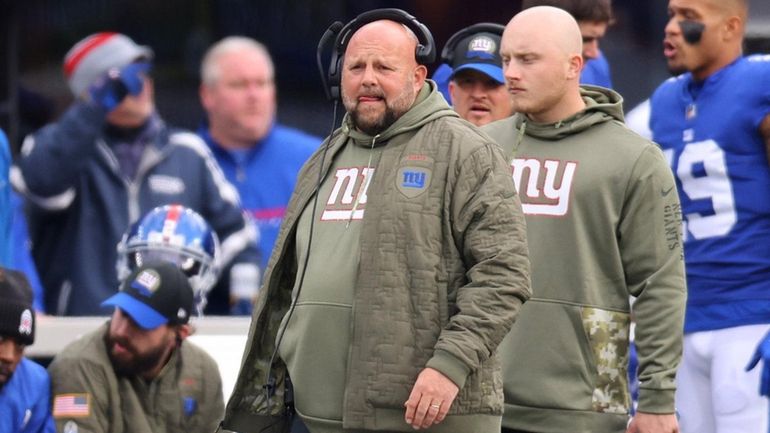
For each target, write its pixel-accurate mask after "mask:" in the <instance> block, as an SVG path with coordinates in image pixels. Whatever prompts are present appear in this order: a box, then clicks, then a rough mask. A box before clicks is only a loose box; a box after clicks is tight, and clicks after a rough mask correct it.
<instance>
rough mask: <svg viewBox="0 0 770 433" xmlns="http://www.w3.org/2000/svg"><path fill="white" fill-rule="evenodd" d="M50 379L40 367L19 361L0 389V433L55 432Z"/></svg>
mask: <svg viewBox="0 0 770 433" xmlns="http://www.w3.org/2000/svg"><path fill="white" fill-rule="evenodd" d="M50 397H51V380H50V379H49V378H48V373H47V372H46V371H45V369H44V368H43V367H41V366H40V365H37V364H35V363H34V362H32V361H30V360H29V359H27V358H22V359H21V362H20V363H19V365H18V366H17V367H16V371H15V372H14V373H13V376H12V377H11V380H10V381H8V383H6V384H5V386H4V387H3V388H2V389H0V432H3V433H54V432H55V431H56V430H55V427H54V423H53V417H52V416H51V402H50Z"/></svg>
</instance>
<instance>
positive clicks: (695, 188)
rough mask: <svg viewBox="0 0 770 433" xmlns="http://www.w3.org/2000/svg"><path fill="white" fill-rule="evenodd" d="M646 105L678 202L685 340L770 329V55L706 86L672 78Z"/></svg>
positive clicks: (730, 69) (737, 65) (745, 61)
mask: <svg viewBox="0 0 770 433" xmlns="http://www.w3.org/2000/svg"><path fill="white" fill-rule="evenodd" d="M651 104H652V105H651V107H652V109H651V117H650V128H651V130H652V133H653V140H655V141H656V142H657V143H659V144H660V146H661V148H662V149H663V151H664V153H665V155H666V157H667V158H668V160H669V162H670V163H671V166H672V169H673V171H674V174H675V176H676V180H677V188H678V190H679V195H680V198H681V203H682V215H683V223H684V239H685V243H684V247H685V263H686V269H687V284H688V300H687V312H686V316H685V332H695V331H703V330H710V329H721V328H728V327H733V326H741V325H749V324H757V323H770V167H768V156H767V152H766V150H765V144H764V142H763V140H762V137H761V136H760V134H759V125H760V122H761V121H762V120H763V119H764V118H765V117H766V116H767V115H768V114H770V56H751V57H741V58H739V59H738V60H736V61H734V62H733V63H731V64H730V65H728V66H726V67H725V68H723V69H721V70H720V71H718V72H716V73H715V74H712V75H711V76H710V77H708V78H707V79H706V80H705V81H703V82H696V81H694V80H693V78H692V75H691V74H689V73H686V74H683V75H680V76H679V77H676V78H671V79H669V80H667V81H666V82H664V83H663V84H662V85H661V86H660V87H659V88H658V89H657V90H656V91H655V93H654V94H653V96H652V99H651ZM666 193H667V191H661V194H666Z"/></svg>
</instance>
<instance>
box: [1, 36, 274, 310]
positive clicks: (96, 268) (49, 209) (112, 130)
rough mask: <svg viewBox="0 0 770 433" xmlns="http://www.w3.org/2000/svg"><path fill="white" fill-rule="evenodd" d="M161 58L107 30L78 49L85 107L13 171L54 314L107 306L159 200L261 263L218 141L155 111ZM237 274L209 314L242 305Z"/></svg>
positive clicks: (67, 116)
mask: <svg viewBox="0 0 770 433" xmlns="http://www.w3.org/2000/svg"><path fill="white" fill-rule="evenodd" d="M151 59H152V51H151V50H150V49H149V48H147V47H143V46H139V45H137V44H135V43H134V41H132V40H131V39H129V38H128V37H126V36H124V35H122V34H117V33H97V34H94V35H91V36H89V37H87V38H86V39H84V40H82V41H80V42H79V43H78V44H76V45H75V46H74V47H73V48H72V49H70V51H69V52H68V53H67V55H66V57H65V59H64V72H65V75H66V77H67V79H68V84H69V86H70V88H71V89H72V92H73V93H74V94H75V96H76V98H77V99H76V101H75V103H74V104H73V105H72V106H71V107H70V108H69V109H68V110H67V112H66V113H64V115H63V116H62V118H61V119H60V120H59V121H58V122H56V123H54V124H51V125H48V126H46V127H44V128H43V129H41V130H40V131H39V132H37V133H36V134H34V135H32V136H30V137H28V138H27V139H26V140H25V143H24V145H23V150H22V156H21V158H20V160H19V161H18V167H15V168H14V170H13V171H12V178H13V183H14V186H15V187H16V189H18V190H19V191H21V192H22V193H23V194H24V196H25V197H26V199H27V203H28V206H27V208H28V216H29V221H28V222H29V227H30V233H31V237H32V240H33V245H34V249H33V256H34V258H35V262H36V264H37V266H38V270H39V272H40V275H41V277H42V278H43V286H44V287H45V289H46V294H45V304H46V305H45V310H46V311H47V312H49V313H51V314H59V315H74V316H82V315H93V314H99V313H100V310H99V304H100V303H101V302H102V301H103V300H105V299H106V298H108V297H109V296H110V295H112V294H113V293H114V288H115V287H117V284H118V279H117V276H116V272H115V261H116V250H115V246H116V245H117V244H118V241H120V238H121V235H122V234H123V231H124V230H125V229H126V228H127V227H129V225H130V224H131V223H133V222H135V221H136V220H137V219H138V218H139V217H140V216H141V215H143V214H145V213H146V212H147V211H149V210H150V209H152V208H154V207H156V206H159V205H164V204H169V203H178V204H182V205H184V206H187V207H189V208H191V209H194V210H196V211H197V212H199V213H200V214H201V215H202V216H203V217H204V218H205V219H206V220H207V221H209V222H210V223H211V225H212V226H213V228H214V230H216V232H217V234H218V235H219V238H220V239H221V240H222V259H223V260H222V261H223V264H227V263H238V264H243V265H245V266H251V267H254V268H257V267H258V263H259V257H258V255H259V254H258V250H257V246H256V238H257V234H256V229H255V227H254V225H253V224H251V223H250V222H248V221H247V220H246V219H245V218H244V216H243V215H242V214H241V211H240V203H239V198H238V193H237V191H236V190H235V188H234V187H233V186H232V185H231V184H230V183H228V182H227V180H226V179H225V178H224V176H223V175H222V172H221V170H220V169H219V167H218V166H217V164H216V162H215V161H214V159H213V158H212V156H211V153H210V151H209V150H208V147H207V146H206V145H205V143H203V141H201V139H200V138H198V137H197V136H196V135H195V134H192V133H189V132H185V131H179V130H173V129H171V128H169V127H168V126H166V124H165V123H164V122H163V120H162V119H161V118H160V116H159V115H158V114H157V112H156V111H155V104H154V100H153V82H152V80H151V79H150V78H149V76H148V73H149V70H150V67H151V63H150V61H151ZM239 269H243V267H242V266H239ZM248 274H250V275H258V274H259V272H251V273H248ZM229 280H230V278H229V275H228V274H225V275H223V278H222V281H221V282H220V284H219V285H218V286H217V287H216V288H215V289H214V290H213V291H212V293H211V295H210V296H209V304H208V309H207V310H206V312H207V313H219V314H221V313H226V312H228V311H229V305H232V304H235V303H236V301H238V300H236V299H229V297H230V296H229V287H228V284H229ZM254 280H255V281H254V282H253V284H251V286H252V287H253V293H251V294H246V295H245V296H247V297H249V298H251V297H253V295H254V294H256V288H257V281H258V277H257V278H254Z"/></svg>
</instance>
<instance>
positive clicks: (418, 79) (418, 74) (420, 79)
mask: <svg viewBox="0 0 770 433" xmlns="http://www.w3.org/2000/svg"><path fill="white" fill-rule="evenodd" d="M426 78H428V68H426V67H425V65H417V68H415V70H414V88H415V91H416V92H419V91H420V89H422V85H423V84H425V79H426Z"/></svg>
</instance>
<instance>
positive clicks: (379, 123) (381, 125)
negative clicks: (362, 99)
mask: <svg viewBox="0 0 770 433" xmlns="http://www.w3.org/2000/svg"><path fill="white" fill-rule="evenodd" d="M399 117H401V114H397V113H396V112H395V111H393V109H392V108H391V107H390V106H385V113H384V114H383V115H382V116H380V118H379V119H377V120H376V121H375V122H374V123H370V124H364V123H362V119H361V115H360V113H359V112H358V109H357V108H356V109H354V110H353V111H351V112H350V118H351V119H352V121H353V125H354V126H355V127H356V128H357V129H358V130H359V131H361V132H363V133H364V134H366V135H370V136H375V135H377V134H379V133H381V132H382V131H384V130H386V129H388V128H390V125H392V124H394V123H396V120H398V118H399Z"/></svg>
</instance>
